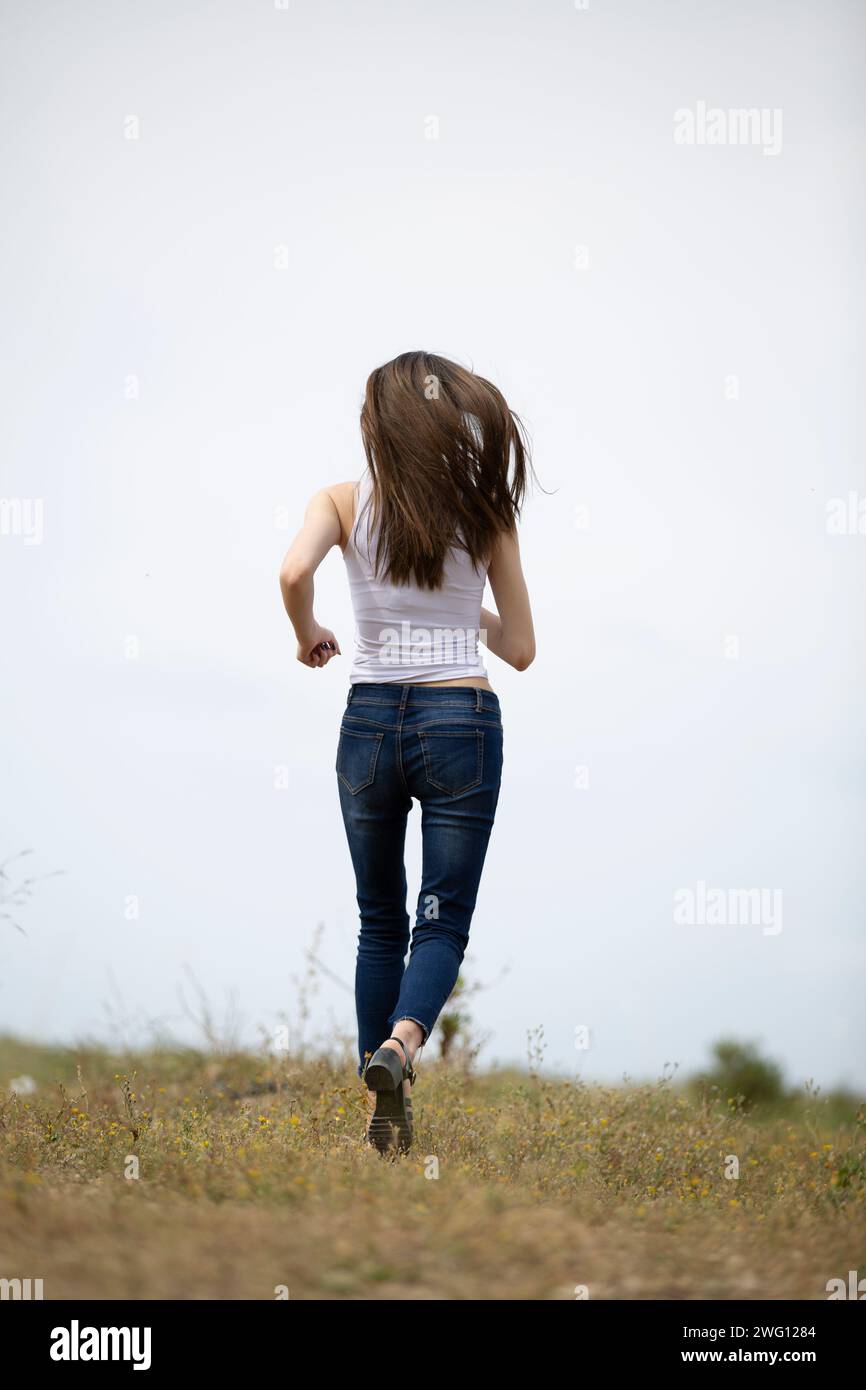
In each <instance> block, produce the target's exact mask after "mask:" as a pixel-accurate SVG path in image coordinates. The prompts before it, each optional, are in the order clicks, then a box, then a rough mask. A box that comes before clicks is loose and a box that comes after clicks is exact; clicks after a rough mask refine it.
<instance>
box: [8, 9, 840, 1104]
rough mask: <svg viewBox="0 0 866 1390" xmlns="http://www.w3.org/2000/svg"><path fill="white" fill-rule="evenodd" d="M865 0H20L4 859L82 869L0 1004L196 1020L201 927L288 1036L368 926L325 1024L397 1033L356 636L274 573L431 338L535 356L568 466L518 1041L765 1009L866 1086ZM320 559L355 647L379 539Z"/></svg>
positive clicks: (211, 958) (507, 1025)
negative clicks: (371, 1014)
mask: <svg viewBox="0 0 866 1390" xmlns="http://www.w3.org/2000/svg"><path fill="white" fill-rule="evenodd" d="M864 31H866V21H864V10H863V7H862V6H861V5H859V4H855V3H853V0H852V3H844V0H830V3H826V4H822V5H815V4H812V3H808V4H807V3H804V0H786V3H784V4H782V3H781V0H777V3H773V2H772V0H748V2H747V0H733V2H732V3H725V4H717V3H712V0H698V3H695V2H694V0H690V3H686V0H681V2H678V0H657V3H654V4H651V5H649V4H645V3H643V4H642V3H638V0H621V2H620V3H615V2H614V0H590V4H589V7H588V8H586V9H582V8H579V7H577V6H575V5H574V4H573V3H566V0H542V3H539V0H508V2H507V3H494V0H442V2H441V3H438V4H436V5H429V4H424V3H420V0H403V2H402V3H399V4H398V3H383V0H365V3H359V2H358V0H356V2H355V3H352V2H351V0H350V2H349V3H342V4H339V5H337V4H327V5H325V4H321V3H313V0H289V3H288V5H287V7H286V8H284V9H283V8H281V7H279V6H275V5H274V4H273V0H258V3H252V0H248V3H242V0H234V3H229V2H228V0H220V2H219V3H213V2H212V0H211V2H210V3H205V0H199V3H192V2H191V0H172V2H171V3H169V0H160V2H159V3H148V4H146V5H130V4H125V5H118V4H116V3H109V0H104V3H99V2H98V0H87V3H85V4H80V5H76V6H69V5H66V4H61V3H58V2H57V0H44V2H43V3H41V4H39V5H26V6H25V5H12V4H4V5H3V6H2V9H0V40H2V51H3V54H4V55H5V56H4V58H3V65H4V67H5V74H4V82H3V96H2V104H3V111H2V123H0V128H2V148H3V157H2V177H3V187H4V193H5V203H6V213H5V216H4V218H3V221H2V224H0V252H2V254H0V276H2V290H3V303H4V311H3V314H2V319H0V333H2V336H3V349H4V351H3V359H4V370H3V373H2V392H3V411H2V414H3V420H4V435H5V441H4V445H3V453H2V478H0V498H3V499H5V500H6V503H7V506H6V508H5V512H4V518H5V519H4V520H3V524H2V534H0V621H2V631H3V655H4V674H3V682H2V707H3V729H4V735H5V736H4V738H3V740H2V762H0V778H2V809H0V858H2V857H3V855H6V854H9V855H11V854H13V853H15V852H16V851H18V850H20V849H25V848H29V847H32V848H33V850H34V853H33V855H32V856H30V858H29V859H28V860H25V861H24V862H23V864H22V872H23V871H24V870H25V869H26V870H27V871H28V872H37V873H40V872H49V871H51V870H55V869H63V870H65V873H64V874H63V875H62V876H61V877H57V878H53V879H50V880H48V881H46V882H44V883H42V884H40V885H38V887H37V889H36V892H35V895H34V898H33V901H32V903H31V904H30V905H29V906H27V907H26V908H25V909H23V910H22V912H21V914H20V916H19V921H20V922H21V925H22V926H24V927H25V928H26V930H27V935H26V936H23V935H21V934H20V933H18V932H16V931H15V930H14V929H13V928H12V927H11V926H9V924H4V923H2V922H0V1028H2V1029H3V1030H6V1031H10V1032H15V1033H20V1034H24V1035H30V1036H34V1037H40V1038H55V1039H67V1040H68V1039H74V1038H79V1037H82V1036H84V1035H89V1034H101V1035H104V1036H105V1035H108V1034H109V1031H110V1026H112V1025H110V1022H109V1018H108V1014H107V1012H106V1004H108V1005H109V1011H110V1013H111V1015H112V1016H113V1017H114V1019H115V1020H117V1019H118V1018H121V1019H122V1021H123V1026H124V1027H125V1028H126V1030H127V1032H128V1033H129V1034H130V1035H132V1034H135V1035H140V1036H144V1035H145V1033H146V1031H147V1028H148V1026H149V1025H150V1024H151V1023H154V1024H159V1025H161V1026H165V1027H170V1028H172V1029H174V1030H175V1031H176V1032H177V1033H178V1034H179V1035H181V1036H185V1037H192V1036H193V1035H194V1030H193V1027H192V1025H191V1024H190V1022H189V1021H188V1020H187V1019H186V1018H185V1016H184V1012H183V1009H182V1007H181V1004H180V1002H179V996H178V990H179V987H180V986H181V985H184V987H185V989H186V993H187V997H188V998H190V999H191V997H192V996H191V993H190V987H189V977H188V974H187V971H191V972H193V974H194V976H195V978H196V979H197V980H198V981H199V983H200V985H201V987H202V989H203V990H204V991H205V993H206V994H207V996H208V998H209V999H210V1001H211V1005H212V1007H213V1010H214V1012H215V1013H216V1014H217V1016H218V1017H219V1016H221V1015H222V1014H223V1013H224V1011H225V1009H226V1004H227V1000H228V999H229V997H230V995H231V994H232V993H234V994H235V995H236V997H237V1001H238V1008H239V1010H240V1013H241V1015H242V1017H243V1020H244V1024H243V1027H244V1030H245V1036H246V1037H247V1038H248V1039H255V1037H256V1030H257V1028H258V1027H262V1028H264V1029H266V1030H269V1031H270V1030H271V1029H273V1027H274V1026H275V1025H276V1024H277V1023H278V1022H279V1020H280V1018H281V1016H282V1015H284V1014H285V1015H289V1016H290V1017H294V1016H295V1015H296V1012H297V1003H298V1001H297V989H296V985H295V983H294V981H295V978H296V977H297V976H298V975H299V974H301V973H302V972H303V969H304V955H305V952H306V951H307V949H308V948H309V946H310V944H311V941H312V938H313V933H314V931H315V929H316V924H317V923H318V922H321V923H322V924H323V928H322V939H321V944H320V948H319V954H320V959H321V961H322V962H323V964H324V966H325V967H326V969H327V971H328V972H330V973H329V974H328V975H327V976H325V977H323V978H322V980H321V982H320V988H319V990H318V993H317V994H316V995H315V996H314V998H313V1001H312V1007H313V1016H312V1019H311V1021H310V1025H309V1028H310V1031H311V1032H316V1031H319V1032H322V1033H328V1032H330V1031H332V1030H334V1029H340V1030H343V1031H349V1030H351V1027H352V1022H353V1007H352V998H351V994H350V993H349V992H348V990H347V989H346V988H345V987H344V986H346V985H349V984H351V980H352V975H353V969H354V943H355V936H356V930H357V926H356V907H355V902H354V882H353V877H352V873H351V868H350V863H349V857H348V852H347V849H346V846H345V841H344V834H343V827H342V821H341V818H340V812H339V805H338V798H337V789H336V779H335V775H334V771H333V763H334V755H335V749H336V741H337V730H338V723H339V718H340V714H341V710H342V706H343V703H344V700H345V695H346V683H347V678H348V665H349V662H348V658H344V659H343V661H342V662H341V661H333V662H332V663H331V664H330V665H329V666H328V668H327V670H326V671H324V672H311V671H308V670H306V669H304V668H302V667H301V666H300V665H298V664H297V663H296V662H295V660H294V642H293V639H292V635H291V631H290V628H289V626H288V623H287V621H286V619H285V616H284V614H283V612H282V607H281V603H280V597H279V592H278V586H277V571H278V567H279V562H280V559H281V557H282V554H283V552H284V550H285V548H286V546H287V545H288V542H289V540H290V538H291V533H292V531H293V530H294V529H295V526H296V524H297V523H298V522H299V521H300V518H301V516H302V511H303V507H304V504H305V502H306V500H307V499H308V497H309V496H310V494H311V493H312V492H314V491H315V490H316V489H317V488H319V487H321V486H322V485H324V484H327V483H332V482H337V481H342V480H344V479H349V478H354V477H357V476H358V475H359V473H360V471H361V469H362V467H363V455H362V451H361V446H360V439H359V434H358V428H357V416H358V409H359V406H360V401H361V396H362V392H363V386H364V382H365V379H366V376H367V374H368V373H369V371H370V370H371V369H372V367H374V366H375V365H377V364H379V363H380V362H382V361H384V360H387V359H388V358H390V357H393V356H394V355H396V354H397V353H398V352H401V351H404V350H407V349H410V348H417V347H423V348H428V349H430V350H433V351H438V352H441V353H444V354H446V355H450V356H452V357H455V358H457V359H458V360H460V361H462V362H465V363H467V364H468V365H471V366H474V367H475V368H476V369H477V370H478V371H480V372H482V373H483V374H484V375H486V376H489V377H491V378H492V379H493V380H494V381H496V382H497V383H498V384H499V385H500V386H501V387H502V389H503V390H504V391H505V393H506V394H507V396H508V399H509V401H510V403H511V404H512V406H513V408H514V409H516V410H517V411H518V412H519V413H520V414H521V416H522V417H523V418H524V420H525V422H526V424H527V426H528V428H529V430H530V433H531V435H532V438H533V441H534V447H535V462H536V467H537V470H538V474H539V478H540V481H541V483H542V484H543V487H544V488H545V489H546V492H543V491H537V492H536V493H535V495H534V496H533V497H532V498H531V500H530V502H529V504H528V506H527V509H526V515H525V524H524V527H523V542H522V543H523V548H524V557H525V567H526V572H527V577H528V581H529V584H530V589H531V593H532V596H533V601H534V607H535V613H536V621H537V633H538V659H537V661H536V663H535V665H534V666H532V667H531V668H530V670H529V671H528V672H526V673H524V674H517V673H515V672H513V671H511V670H508V669H506V668H504V667H503V666H502V665H501V664H500V663H498V662H497V661H496V659H495V658H491V659H490V670H491V678H492V681H493V685H494V688H495V689H496V690H497V692H498V694H499V696H500V699H501V701H502V706H503V715H504V721H505V728H506V754H505V773H504V784H503V793H502V797H501V800H500V809H499V813H498V817H497V823H496V827H495V830H494V834H493V839H492V842H491V847H490V852H489V856H488V861H487V867H486V871H485V876H484V879H483V882H482V887H481V893H480V897H479V903H478V909H477V912H476V917H475V921H474V923H473V927H472V935H471V939H470V957H469V960H468V966H467V972H466V973H467V978H468V979H469V980H473V981H478V982H480V983H481V984H483V985H484V986H485V988H484V989H483V990H482V991H481V992H480V993H479V995H478V996H477V998H476V999H475V1000H474V1001H473V1012H474V1016H475V1019H476V1022H477V1028H478V1030H479V1032H480V1033H484V1034H487V1035H489V1041H488V1043H487V1045H486V1048H485V1051H484V1053H483V1056H484V1057H486V1058H487V1060H488V1061H493V1060H498V1061H501V1062H504V1061H508V1060H517V1061H521V1060H522V1059H524V1058H525V1051H526V1034H527V1030H529V1029H532V1028H535V1027H537V1026H539V1025H543V1027H544V1032H545V1037H546V1041H547V1061H548V1063H549V1064H550V1065H551V1066H555V1067H557V1068H559V1069H561V1070H563V1071H567V1072H571V1073H574V1072H575V1071H579V1072H580V1073H581V1074H582V1075H584V1076H588V1077H598V1078H607V1079H614V1080H615V1079H617V1078H618V1077H620V1076H621V1075H622V1074H623V1073H624V1072H625V1073H628V1074H629V1075H631V1076H638V1077H653V1076H656V1075H658V1074H659V1073H660V1072H661V1070H662V1068H663V1066H664V1064H665V1063H666V1062H678V1063H679V1064H680V1066H681V1068H682V1069H683V1070H685V1071H689V1070H692V1069H694V1068H696V1067H698V1066H700V1065H702V1064H703V1063H704V1061H705V1059H706V1049H707V1046H708V1044H709V1043H711V1042H712V1041H713V1040H714V1039H716V1038H718V1037H720V1036H722V1035H730V1034H733V1035H735V1036H738V1037H742V1038H754V1039H757V1040H759V1041H760V1042H761V1043H762V1045H763V1046H764V1048H765V1049H766V1050H767V1051H768V1052H769V1053H770V1054H771V1055H773V1056H774V1057H777V1058H778V1059H779V1060H780V1061H781V1062H783V1063H784V1065H785V1068H786V1072H787V1075H788V1077H789V1079H790V1080H791V1081H802V1080H803V1079H805V1078H806V1077H815V1078H816V1079H817V1080H819V1081H820V1082H822V1083H823V1084H825V1085H830V1084H834V1083H837V1082H840V1081H847V1082H850V1083H852V1084H857V1085H860V1086H864V1085H866V1048H864V1010H863V993H864V957H866V945H864V934H863V920H864V913H863V907H864V897H866V892H864V887H866V885H864V854H863V842H864V836H863V818H864V817H863V812H864V790H866V772H864V722H866V698H864V696H866V688H864V687H866V679H864V676H866V662H864V624H863V593H864V578H866V534H862V533H858V530H857V517H856V508H857V504H858V500H862V499H863V498H864V497H866V471H864V430H863V425H864V406H863V396H862V378H863V360H862V341H863V334H862V317H863V309H864V303H863V300H864V292H863V270H862V247H863V245H864V237H866V225H864V224H866V218H864V183H863V177H862V166H863V156H864V144H866V140H864V116H866V97H864V91H863V86H862V61H863V50H864V36H866V34H864ZM740 108H755V109H756V110H757V111H759V113H762V115H761V117H760V119H759V120H757V121H756V123H755V124H754V125H753V124H752V123H751V122H747V123H746V124H745V125H743V124H742V123H741V122H740V121H739V119H738V118H736V116H731V115H730V113H731V112H736V111H737V110H738V109H740ZM684 112H685V113H686V115H685V116H684V115H683V113H684ZM714 112H715V114H713V113H714ZM678 113H679V114H678ZM690 131H691V136H690V135H689V132H690ZM710 137H712V139H710ZM689 140H691V143H689ZM858 320H859V321H860V322H859V324H858ZM858 327H859V329H860V332H859V335H858V332H857V329H858ZM851 493H853V494H855V496H854V498H853V500H849V494H851ZM833 499H841V500H842V501H844V503H845V507H846V508H849V507H850V515H851V517H853V524H852V522H851V520H850V519H848V520H847V521H846V520H845V518H846V517H847V516H848V511H847V510H846V511H843V512H840V511H839V510H838V508H835V509H834V501H833ZM286 514H288V516H289V517H290V518H291V522H290V529H289V530H286V529H285V525H286V523H285V515H286ZM840 517H841V518H842V520H841V521H840V520H839V518H840ZM831 518H833V520H832V521H831V520H830V519H831ZM863 526H864V530H866V522H864V523H863ZM840 531H841V532H842V533H841V534H838V532H840ZM317 590H318V597H317V616H318V618H319V620H320V621H321V622H323V623H325V624H327V625H328V626H331V627H333V628H334V629H335V631H336V632H337V635H338V637H339V638H340V640H341V642H342V644H343V646H344V649H346V648H348V647H349V645H350V642H351V637H352V620H351V609H350V603H349V596H348V591H347V586H346V582H345V575H344V572H343V564H342V560H341V558H340V555H339V553H338V552H336V551H335V552H334V553H333V554H332V555H331V556H330V557H329V558H328V560H327V561H326V563H325V565H324V566H323V568H322V570H321V571H320V575H319V578H318V579H317ZM418 819H419V818H418V814H417V811H416V812H415V813H414V814H413V817H412V820H411V822H410V841H411V846H410V852H409V874H410V899H411V898H413V896H414V892H415V891H416V890H417V881H418V880H417V875H418V866H419V854H418ZM699 885H705V888H704V889H701V888H700V887H699ZM747 889H763V890H765V896H764V899H763V905H764V907H765V908H766V909H767V911H766V912H763V913H762V912H757V913H753V920H751V921H750V922H746V923H742V924H737V923H732V922H731V921H730V916H731V914H732V913H733V912H734V911H735V910H736V908H735V905H736V904H737V903H738V902H739V901H740V898H739V896H738V891H739V890H747ZM712 890H717V893H718V895H717V896H715V897H713V896H712ZM689 893H691V894H692V897H691V898H688V896H686V897H683V896H682V895H684V894H685V895H687V894H689ZM678 894H680V895H681V896H680V898H679V899H677V895H678ZM702 895H703V896H702ZM677 901H680V902H686V903H687V904H688V903H689V902H691V903H692V919H693V920H692V921H691V924H688V925H684V924H682V923H681V922H677V921H676V920H675V905H676V903H677ZM755 901H757V900H755ZM713 903H714V904H715V905H716V909H717V912H716V915H717V916H718V915H719V914H721V916H722V918H723V919H725V916H726V914H727V920H722V921H713V920H712V918H713V911H712V907H711V904H713ZM701 904H703V907H702V906H701ZM708 904H709V905H710V906H708ZM136 914H137V915H136ZM185 982H186V983H185ZM341 982H342V984H341ZM581 1027H585V1028H587V1029H589V1038H590V1046H589V1048H588V1049H583V1050H580V1049H578V1048H576V1046H575V1029H578V1028H581ZM578 1036H579V1035H578ZM3 1080H5V1078H0V1081H3Z"/></svg>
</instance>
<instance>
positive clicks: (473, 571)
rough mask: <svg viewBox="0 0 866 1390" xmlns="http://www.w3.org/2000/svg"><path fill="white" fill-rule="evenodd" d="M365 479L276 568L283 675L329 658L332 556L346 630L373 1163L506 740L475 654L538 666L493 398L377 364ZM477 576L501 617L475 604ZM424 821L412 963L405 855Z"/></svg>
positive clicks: (418, 365)
mask: <svg viewBox="0 0 866 1390" xmlns="http://www.w3.org/2000/svg"><path fill="white" fill-rule="evenodd" d="M361 434H362V437H363V442H364V451H365V453H366V456H367V471H366V473H365V475H364V477H363V478H362V479H361V482H360V483H358V484H355V483H337V484H336V485H335V486H333V487H329V488H325V489H323V491H321V492H318V493H316V495H315V497H313V499H312V501H311V502H310V504H309V506H308V508H307V513H306V519H305V521H304V525H303V527H302V529H301V531H300V532H299V534H298V536H297V537H296V538H295V540H294V542H293V543H292V546H291V548H290V549H289V551H288V553H287V555H286V557H285V559H284V561H283V565H282V569H281V571H280V583H281V588H282V593H283V600H284V602H285V605H286V610H287V612H288V615H289V617H290V619H291V622H292V626H293V627H294V629H295V636H296V637H297V641H298V653H297V654H298V660H299V661H301V662H303V664H304V665H305V666H309V667H311V668H312V669H313V670H320V669H321V668H322V667H324V666H327V665H328V663H329V662H330V661H332V660H333V658H334V657H335V656H339V655H341V652H340V645H339V643H338V641H337V639H336V637H335V636H334V634H333V632H331V631H330V630H329V629H328V628H326V627H322V626H321V624H320V623H318V622H317V621H316V619H315V617H314V614H313V575H314V574H315V571H316V569H317V568H318V566H319V565H320V564H321V562H322V560H323V559H324V557H325V555H326V554H327V552H328V551H329V550H330V549H331V547H332V546H335V545H339V546H340V547H341V549H342V551H343V557H344V559H345V562H346V569H347V571H348V577H349V584H350V587H351V592H352V603H353V606H354V611H355V620H356V627H357V631H356V640H355V654H354V661H353V664H352V670H351V673H350V676H349V680H350V687H349V697H348V700H347V703H346V709H345V713H344V715H343V721H342V725H341V729H340V740H339V745H338V749H337V779H338V787H339V793H340V803H341V806H342V811H343V820H344V823H345V827H346V835H347V837H348V841H349V850H350V853H351V856H352V863H353V865H354V869H355V877H356V881H357V892H358V907H359V910H360V918H361V931H360V937H359V942H358V957H357V967H356V974H355V999H356V1005H357V1012H358V1047H359V1052H360V1059H361V1066H360V1068H359V1070H360V1071H361V1073H362V1074H363V1076H364V1079H365V1081H366V1084H367V1087H368V1088H369V1090H370V1091H371V1092H373V1093H374V1094H375V1098H376V1109H375V1114H374V1116H373V1118H372V1119H371V1121H370V1127H369V1130H368V1137H369V1139H370V1142H371V1143H373V1144H374V1145H375V1146H376V1148H377V1149H379V1151H380V1152H386V1151H387V1150H389V1149H390V1148H392V1147H396V1148H397V1149H398V1150H401V1151H405V1150H407V1149H408V1148H409V1146H410V1144H411V1142H412V1104H411V1098H410V1094H411V1086H412V1084H413V1083H414V1081H415V1072H414V1070H413V1065H412V1064H413V1061H414V1059H415V1055H416V1053H417V1051H418V1049H419V1048H420V1047H422V1046H423V1044H424V1043H425V1042H426V1041H427V1039H428V1037H429V1036H430V1032H431V1030H432V1028H433V1025H434V1023H435V1022H436V1019H437V1018H438V1016H439V1013H440V1011H441V1009H442V1006H443V1004H444V1003H445V1001H446V1000H447V998H448V996H449V994H450V993H451V990H452V989H453V987H454V984H455V982H456V980H457V974H458V971H459V969H460V963H461V961H462V959H463V953H464V950H465V948H466V943H467V939H468V936H469V924H470V922H471V920H472V913H473V909H474V907H475V899H476V895H477V892H478V884H479V880H480V878H481V870H482V868H483V865H484V856H485V853H486V851H487V842H488V839H489V837H490V831H491V829H492V826H493V817H494V814H495V811H496V802H497V799H498V796H499V781H500V775H501V771H502V724H501V720H500V710H499V701H498V699H497V698H496V695H495V694H494V693H493V689H492V687H491V685H490V682H489V681H488V679H487V673H486V671H485V668H484V662H483V660H482V657H481V655H480V653H479V651H478V639H479V636H480V637H481V639H482V640H483V641H484V642H486V645H487V647H488V648H489V650H490V651H492V652H494V653H495V655H496V656H498V657H500V658H502V660H504V661H506V662H508V664H509V665H510V666H513V667H515V669H516V670H518V671H525V670H526V668H527V666H529V664H530V662H531V661H532V660H533V658H534V656H535V638H534V634H533V628H532V614H531V612H530V607H529V597H528V594H527V591H526V584H525V582H524V579H523V572H522V569H521V564H520V552H519V549H518V544H517V520H518V517H519V514H520V507H521V503H522V500H523V495H524V491H525V487H526V481H527V473H528V472H530V471H531V465H530V464H529V461H528V458H527V454H526V449H525V446H524V442H523V438H522V428H521V425H520V422H519V421H518V420H517V418H516V417H515V416H514V415H512V413H511V411H510V410H509V408H508V406H507V404H506V402H505V400H504V398H503V397H502V395H501V393H500V392H499V391H498V390H497V389H496V387H495V386H492V385H491V384H490V382H488V381H485V380H484V379H483V378H482V377H479V376H476V375H475V374H474V373H473V372H470V371H467V370H466V369H465V368H463V367H459V366H457V365H456V364H455V363H453V362H449V361H448V360H447V359H445V358H443V357H437V356H434V355H433V354H431V353H424V352H408V353H404V354H403V355H402V356H400V357H397V358H395V359H394V361H393V362H388V363H386V364H385V366H383V367H379V368H377V370H376V371H374V372H373V373H372V375H371V376H370V379H369V381H368V382H367V389H366V395H365V399H364V405H363V409H362V411H361ZM485 579H488V580H489V581H490V587H491V589H492V591H493V596H494V598H495V600H496V606H497V608H498V613H492V612H489V611H488V610H487V609H485V608H482V606H481V600H482V596H483V592H484V584H485ZM413 798H414V799H415V800H417V801H418V802H420V805H421V833H422V838H423V869H422V882H421V891H420V893H419V896H418V906H417V910H416V913H415V924H414V928H413V931H412V938H411V953H410V955H409V962H408V964H407V965H404V962H405V956H406V950H407V947H408V946H409V918H408V915H407V912H406V872H405V867H404V863H403V846H404V840H405V834H406V818H407V816H408V813H409V811H410V809H411V807H412V801H413Z"/></svg>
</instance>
